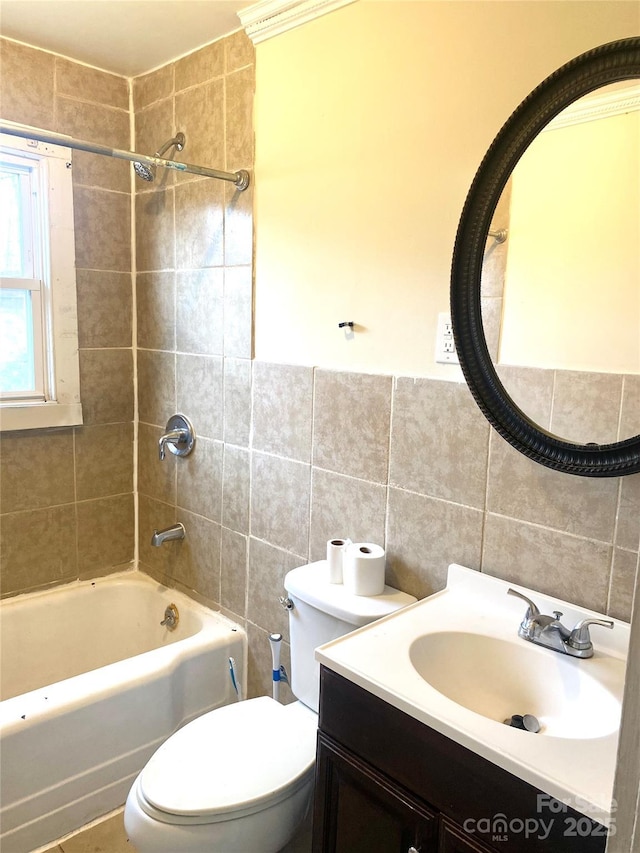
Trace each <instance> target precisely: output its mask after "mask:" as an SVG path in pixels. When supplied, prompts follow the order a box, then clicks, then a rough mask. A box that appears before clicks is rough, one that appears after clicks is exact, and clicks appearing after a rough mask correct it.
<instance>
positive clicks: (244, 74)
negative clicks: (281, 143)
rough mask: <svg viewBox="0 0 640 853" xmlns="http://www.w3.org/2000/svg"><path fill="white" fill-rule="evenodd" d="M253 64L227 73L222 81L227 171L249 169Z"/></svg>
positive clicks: (251, 146)
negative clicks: (224, 97)
mask: <svg viewBox="0 0 640 853" xmlns="http://www.w3.org/2000/svg"><path fill="white" fill-rule="evenodd" d="M254 81H255V75H254V71H253V67H249V68H243V69H242V70H241V71H237V72H236V73H235V74H230V75H229V76H228V77H227V79H226V80H225V86H226V99H225V110H226V117H225V127H226V160H225V162H226V164H227V168H228V169H229V170H230V171H233V172H235V171H237V170H238V169H241V168H243V169H246V168H250V167H251V166H252V165H253V159H254V136H253V95H254Z"/></svg>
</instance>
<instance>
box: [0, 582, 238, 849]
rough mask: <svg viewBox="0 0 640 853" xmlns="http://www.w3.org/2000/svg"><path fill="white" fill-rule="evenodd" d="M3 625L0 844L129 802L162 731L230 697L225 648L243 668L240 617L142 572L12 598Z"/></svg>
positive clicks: (18, 845)
mask: <svg viewBox="0 0 640 853" xmlns="http://www.w3.org/2000/svg"><path fill="white" fill-rule="evenodd" d="M170 603H174V604H176V605H177V607H178V610H179V614H180V620H179V623H178V626H177V628H176V629H175V630H174V631H169V630H168V629H167V628H166V627H162V626H161V625H160V622H161V621H162V619H163V618H164V610H165V608H166V607H167V605H168V604H170ZM0 630H1V641H2V642H1V646H0V649H1V659H0V679H1V687H0V697H2V701H1V702H0V732H1V740H0V754H1V757H2V761H1V763H0V807H1V808H0V826H1V834H0V850H2V853H30V851H33V850H34V849H36V848H38V847H40V846H42V845H44V844H46V843H47V842H49V841H53V840H55V839H57V838H59V837H60V836H62V835H64V834H66V833H68V832H71V831H72V830H74V829H76V828H78V827H80V826H82V825H84V824H85V823H87V822H88V821H90V820H92V819H94V818H96V817H98V816H100V815H102V814H106V813H107V812H108V811H111V810H112V809H114V808H116V807H117V806H119V805H121V804H122V803H124V801H125V799H126V796H127V793H128V791H129V788H130V786H131V783H132V782H133V780H134V778H135V777H136V774H137V773H139V771H140V770H141V769H142V767H143V766H144V764H145V763H146V762H147V760H148V759H149V757H150V756H151V754H152V753H153V752H154V750H155V749H156V748H157V747H158V745H159V744H160V743H161V742H162V741H163V740H165V739H166V738H167V737H168V736H169V735H170V734H171V733H172V732H174V731H175V730H176V729H177V728H179V727H180V726H181V725H182V724H183V723H186V722H188V721H189V720H191V719H193V718H194V717H196V716H198V715H199V714H202V713H204V712H206V711H208V710H210V709H212V708H216V707H218V706H220V705H225V704H227V703H229V702H231V701H235V698H236V697H235V693H234V691H233V687H232V685H231V680H230V678H229V664H228V660H229V656H233V657H234V658H235V660H236V664H237V667H238V669H239V670H240V674H241V676H242V677H244V673H245V672H246V647H247V646H246V634H245V632H244V630H243V629H242V628H241V627H240V626H239V625H236V624H235V623H234V622H231V621H230V620H228V619H226V618H225V617H224V616H222V615H221V614H219V613H214V612H213V611H211V610H209V609H207V608H206V607H203V606H201V605H200V604H198V603H197V602H195V601H193V600H192V599H190V598H188V597H187V596H185V595H182V594H181V593H179V592H176V591H175V590H169V589H166V588H165V587H163V586H160V585H158V584H157V583H156V582H155V581H153V580H152V579H151V578H149V577H148V576H146V575H144V574H141V573H139V572H122V573H119V574H116V575H111V576H109V577H107V578H101V579H97V580H95V581H82V582H78V581H76V582H74V583H71V584H66V585H65V586H60V587H56V588H55V589H53V590H50V591H45V592H37V593H30V594H28V595H21V596H17V597H16V598H10V599H7V600H5V601H3V602H2V604H1V605H0Z"/></svg>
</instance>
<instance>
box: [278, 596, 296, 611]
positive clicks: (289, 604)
mask: <svg viewBox="0 0 640 853" xmlns="http://www.w3.org/2000/svg"><path fill="white" fill-rule="evenodd" d="M279 601H280V604H281V605H282V606H283V607H284V609H285V610H293V606H294V605H293V601H292V600H291V599H290V598H289V596H288V595H287V596H284V595H281V596H280V598H279Z"/></svg>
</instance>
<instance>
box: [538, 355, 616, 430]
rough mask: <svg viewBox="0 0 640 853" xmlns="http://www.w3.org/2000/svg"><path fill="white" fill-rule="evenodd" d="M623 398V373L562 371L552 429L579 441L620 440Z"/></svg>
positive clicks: (560, 371) (558, 373)
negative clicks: (617, 374)
mask: <svg viewBox="0 0 640 853" xmlns="http://www.w3.org/2000/svg"><path fill="white" fill-rule="evenodd" d="M621 399H622V377H621V376H615V375H614V374H611V373H584V372H580V371H576V370H558V371H556V384H555V393H554V395H553V415H552V418H551V432H552V433H554V434H555V435H559V436H560V437H561V438H563V439H566V440H568V441H573V442H576V443H578V444H587V443H589V442H595V443H596V444H609V443H610V442H612V441H616V439H617V437H618V420H619V417H620V402H621Z"/></svg>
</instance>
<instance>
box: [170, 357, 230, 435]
mask: <svg viewBox="0 0 640 853" xmlns="http://www.w3.org/2000/svg"><path fill="white" fill-rule="evenodd" d="M176 370H177V407H178V411H180V412H184V414H185V415H187V417H188V418H189V419H190V420H191V422H192V423H193V427H194V429H195V431H196V435H199V436H202V437H203V438H216V439H221V438H222V429H223V421H222V414H223V413H222V400H223V375H222V359H221V358H220V356H216V355H182V354H181V353H178V355H177V356H176Z"/></svg>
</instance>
